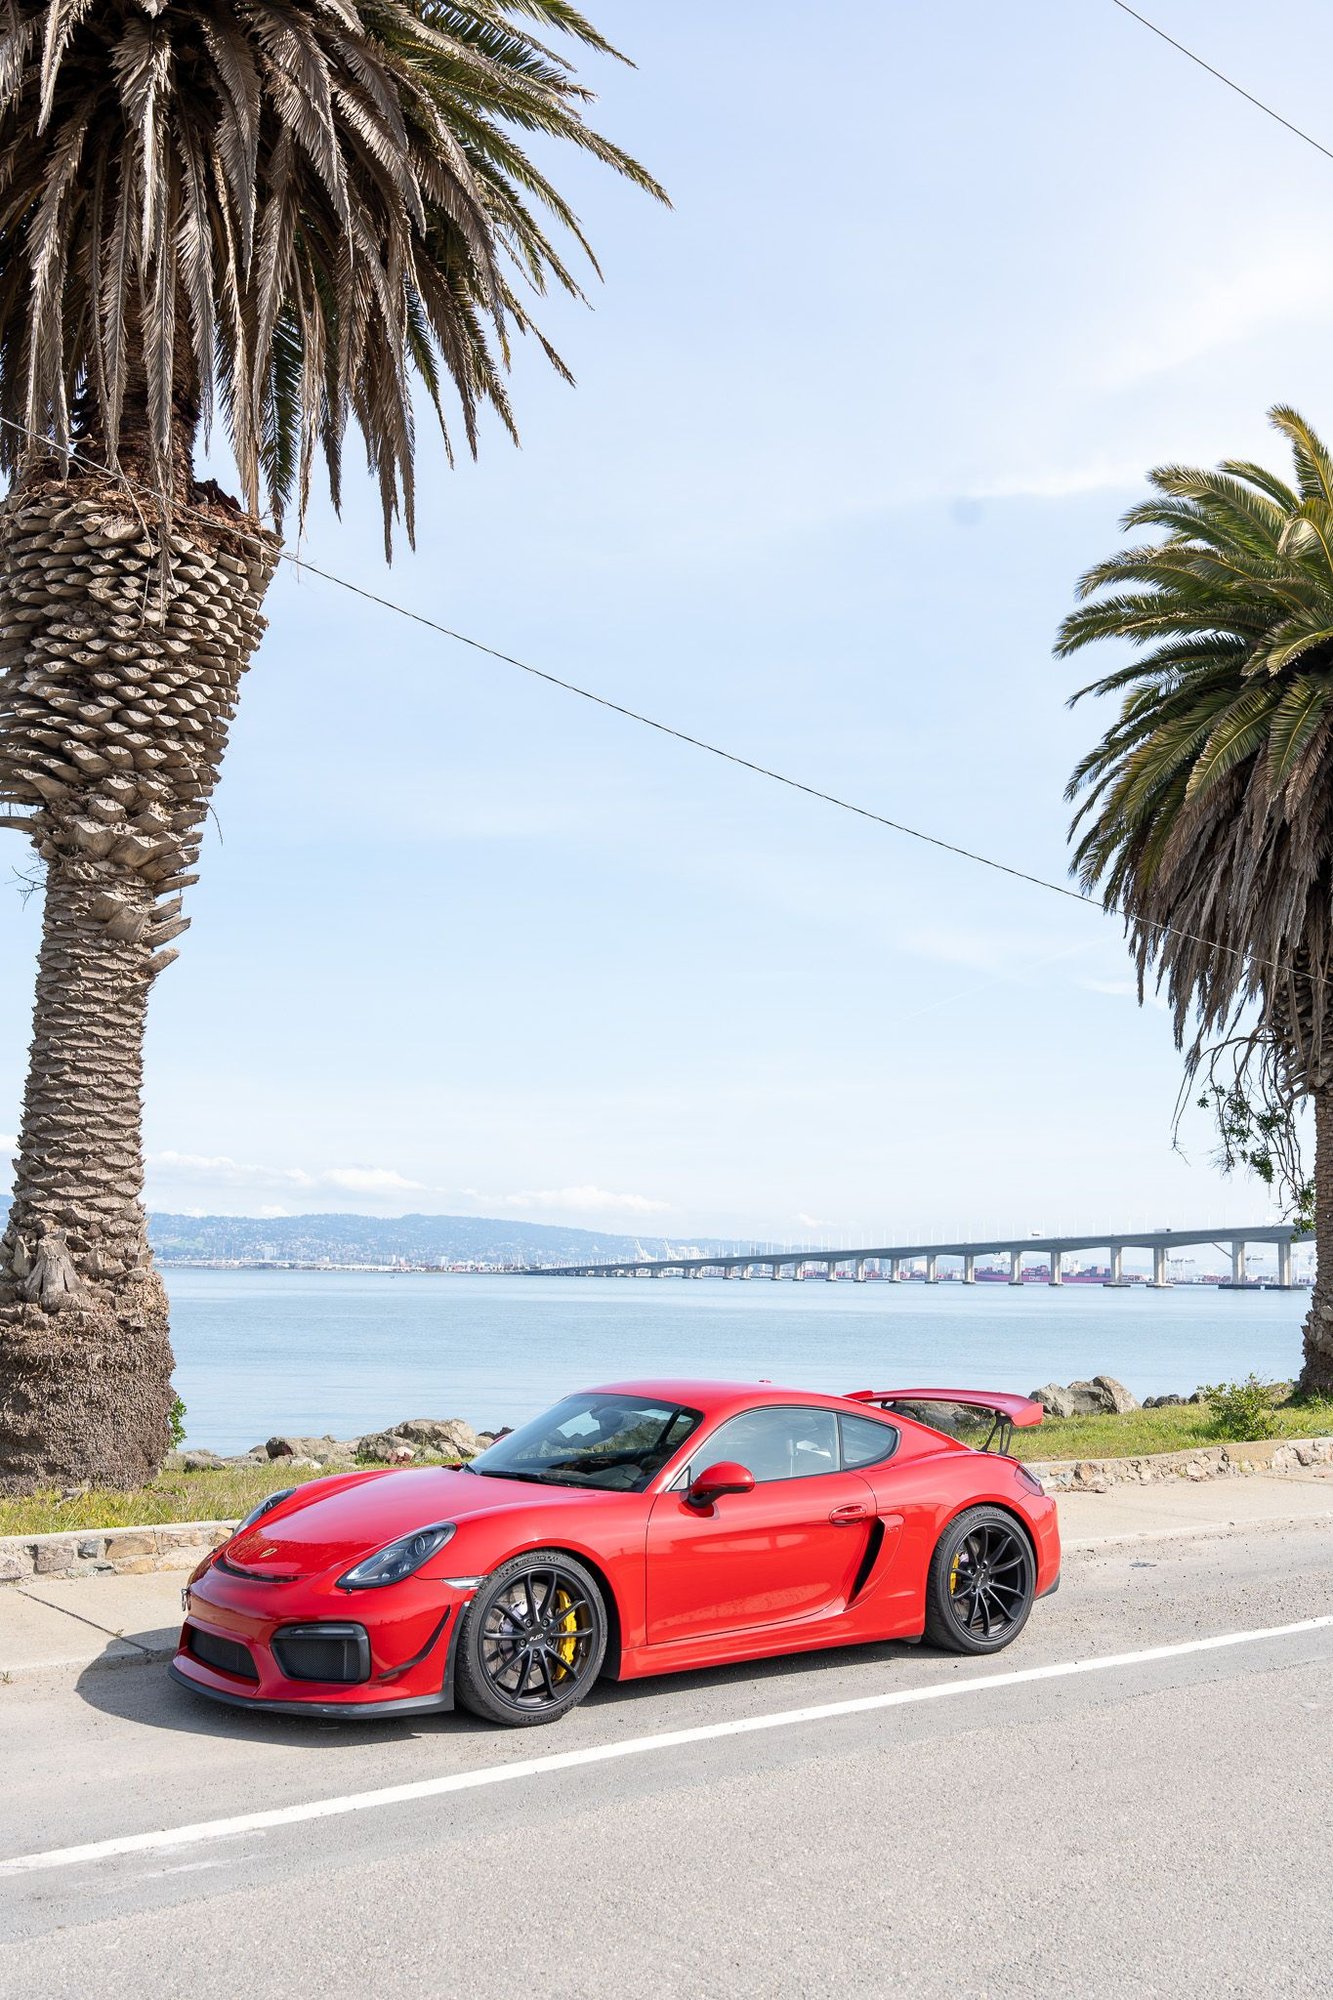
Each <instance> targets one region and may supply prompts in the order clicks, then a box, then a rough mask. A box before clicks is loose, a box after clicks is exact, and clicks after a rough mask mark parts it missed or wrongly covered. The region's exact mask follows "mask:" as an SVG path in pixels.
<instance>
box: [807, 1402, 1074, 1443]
mask: <svg viewBox="0 0 1333 2000" xmlns="http://www.w3.org/2000/svg"><path fill="white" fill-rule="evenodd" d="M846 1400H847V1401H848V1402H849V1403H873V1404H874V1405H875V1406H876V1407H877V1408H878V1409H881V1410H894V1409H897V1407H898V1406H899V1404H902V1403H958V1404H961V1405H962V1406H963V1407H964V1408H966V1409H969V1410H989V1411H990V1413H991V1415H992V1417H993V1419H994V1421H993V1423H992V1424H991V1427H990V1431H989V1433H988V1435H987V1437H986V1442H985V1443H984V1444H983V1445H982V1447H981V1449H982V1450H983V1451H1001V1452H1003V1451H1007V1450H1008V1448H1009V1439H1010V1435H1011V1433H1012V1432H1013V1429H1014V1427H1015V1425H1017V1426H1018V1428H1019V1429H1020V1430H1026V1429H1027V1428H1028V1426H1029V1425H1031V1424H1039V1423H1040V1422H1041V1420H1042V1417H1043V1416H1044V1415H1045V1412H1044V1411H1043V1409H1042V1406H1041V1404H1040V1403H1034V1402H1033V1401H1032V1399H1031V1397H1030V1396H1012V1395H1009V1394H1007V1393H1006V1392H1004V1391H1003V1390H998V1389H994V1390H992V1389H852V1390H850V1391H849V1392H848V1395H847V1398H846Z"/></svg>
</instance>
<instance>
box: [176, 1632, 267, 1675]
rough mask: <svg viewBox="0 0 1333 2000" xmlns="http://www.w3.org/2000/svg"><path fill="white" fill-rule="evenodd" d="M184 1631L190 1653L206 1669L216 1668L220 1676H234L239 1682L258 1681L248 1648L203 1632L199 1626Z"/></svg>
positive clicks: (215, 1634) (232, 1640)
mask: <svg viewBox="0 0 1333 2000" xmlns="http://www.w3.org/2000/svg"><path fill="white" fill-rule="evenodd" d="M185 1631H186V1643H187V1644H188V1646H189V1649H190V1652H191V1653H192V1654H193V1656H194V1658H195V1659H196V1660H202V1661H203V1663H204V1665H205V1666H206V1667H216V1669H217V1671H218V1672H219V1673H220V1674H235V1676H236V1678H237V1680H240V1681H257V1680H258V1679H259V1675H258V1673H257V1672H256V1671H255V1663H254V1659H253V1657H252V1655H251V1652H250V1648H249V1647H248V1646H242V1645H241V1644H240V1642H239V1641H238V1640H236V1639H223V1638H220V1637H219V1636H218V1634H217V1633H216V1632H205V1631H204V1630H203V1628H202V1627H201V1626H199V1625H187V1626H186V1627H185Z"/></svg>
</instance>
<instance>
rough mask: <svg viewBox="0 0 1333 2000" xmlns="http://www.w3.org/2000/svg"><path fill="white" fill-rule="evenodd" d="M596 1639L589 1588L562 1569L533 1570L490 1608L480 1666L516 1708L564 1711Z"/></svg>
mask: <svg viewBox="0 0 1333 2000" xmlns="http://www.w3.org/2000/svg"><path fill="white" fill-rule="evenodd" d="M596 1636H597V1614H596V1611H595V1609H594V1604H593V1601H592V1600H591V1599H590V1597H589V1594H588V1590H587V1587H586V1585H584V1584H583V1583H582V1582H580V1581H579V1580H578V1579H576V1578H575V1577H573V1576H570V1575H569V1574H567V1573H566V1572H565V1571H564V1570H561V1569H558V1568H545V1567H543V1568H541V1569H531V1570H528V1571H527V1572H526V1573H525V1574H523V1575H520V1576H515V1577H514V1578H513V1581H512V1582H511V1583H510V1584H509V1585H508V1587H507V1589H506V1590H505V1591H504V1593H503V1595H502V1596H500V1597H498V1598H497V1599H496V1600H495V1602H494V1603H493V1604H492V1605H490V1606H489V1607H488V1608H487V1610H486V1612H485V1614H484V1623H483V1626H482V1637H481V1646H480V1664H481V1667H482V1669H483V1671H484V1673H485V1675H486V1677H487V1679H488V1680H489V1682H490V1684H491V1686H492V1688H494V1689H495V1691H496V1693H497V1694H499V1695H500V1696H501V1697H502V1698H503V1699H504V1700H505V1701H506V1702H509V1703H510V1704H512V1705H513V1706H515V1707H521V1708H524V1709H529V1710H530V1709H534V1708H545V1707H547V1706H551V1705H561V1706H563V1705H564V1704H565V1703H566V1702H567V1701H568V1700H569V1697H570V1695H571V1693H572V1692H573V1691H574V1690H575V1689H576V1688H578V1687H579V1686H580V1684H581V1683H582V1681H583V1679H584V1676H585V1672H586V1669H587V1667H588V1664H589V1660H590V1655H591V1649H592V1643H593V1641H594V1639H595V1638H596Z"/></svg>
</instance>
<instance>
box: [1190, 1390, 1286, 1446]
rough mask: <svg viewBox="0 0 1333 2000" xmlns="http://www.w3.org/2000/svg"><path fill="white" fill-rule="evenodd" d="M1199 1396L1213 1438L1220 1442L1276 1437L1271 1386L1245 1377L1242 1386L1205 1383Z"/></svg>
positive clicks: (1278, 1427)
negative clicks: (1205, 1407) (1209, 1414)
mask: <svg viewBox="0 0 1333 2000" xmlns="http://www.w3.org/2000/svg"><path fill="white" fill-rule="evenodd" d="M1199 1394H1200V1395H1201V1396H1202V1397H1203V1399H1204V1401H1205V1403H1207V1405H1208V1407H1209V1409H1210V1410H1211V1411H1212V1413H1213V1435H1214V1436H1215V1437H1224V1438H1238V1439H1251V1438H1268V1437H1276V1435H1277V1433H1278V1431H1279V1429H1280V1428H1281V1426H1280V1425H1279V1423H1278V1421H1277V1418H1276V1417H1275V1416H1274V1415H1273V1384H1272V1383H1271V1382H1261V1381H1260V1380H1259V1377H1258V1376H1257V1375H1247V1376H1246V1377H1245V1380H1244V1381H1243V1382H1211V1383H1205V1384H1204V1386H1203V1387H1202V1388H1201V1389H1200V1390H1199Z"/></svg>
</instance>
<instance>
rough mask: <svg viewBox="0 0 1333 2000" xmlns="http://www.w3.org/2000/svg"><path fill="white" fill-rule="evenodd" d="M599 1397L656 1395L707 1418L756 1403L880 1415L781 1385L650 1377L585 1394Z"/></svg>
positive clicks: (601, 1384) (818, 1393)
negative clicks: (786, 1404)
mask: <svg viewBox="0 0 1333 2000" xmlns="http://www.w3.org/2000/svg"><path fill="white" fill-rule="evenodd" d="M584 1393H585V1394H589V1395H598V1396H653V1397H656V1398H657V1399H658V1400H659V1401H661V1402H664V1403H683V1404H685V1405H686V1406H687V1408H689V1409H692V1410H702V1411H703V1413H704V1415H705V1416H707V1417H720V1416H725V1415H727V1414H728V1413H730V1412H732V1411H737V1410H748V1409H750V1408H751V1407H752V1406H753V1405H755V1404H771V1403H800V1404H804V1405H805V1406H807V1407H809V1406H810V1405H811V1404H813V1405H815V1406H816V1407H817V1408H819V1409H829V1410H832V1409H846V1410H847V1411H848V1413H849V1414H855V1415H857V1416H865V1415H876V1416H877V1415H879V1414H880V1412H878V1411H867V1409H866V1406H865V1405H864V1403H849V1402H848V1401H847V1398H846V1397H845V1396H831V1395H828V1394H827V1393H825V1392H824V1391H823V1390H820V1389H789V1388H787V1387H786V1385H785V1384H784V1383H781V1382H708V1381H699V1380H697V1379H695V1378H688V1379H687V1378H678V1377H663V1376H649V1377H647V1378H640V1379H637V1380H635V1381H630V1382H599V1383H597V1384H596V1385H595V1386H594V1387H593V1388H592V1389H590V1390H587V1391H585V1392H584Z"/></svg>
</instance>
